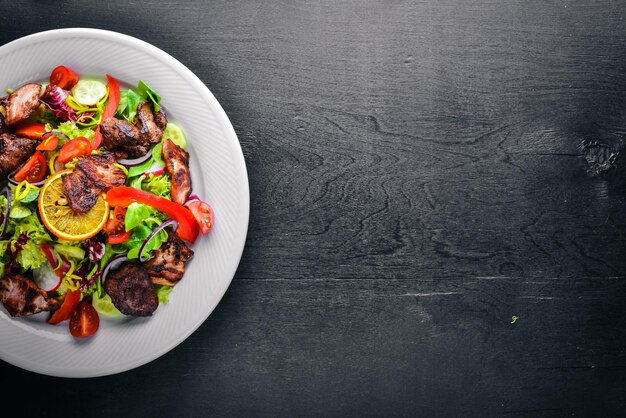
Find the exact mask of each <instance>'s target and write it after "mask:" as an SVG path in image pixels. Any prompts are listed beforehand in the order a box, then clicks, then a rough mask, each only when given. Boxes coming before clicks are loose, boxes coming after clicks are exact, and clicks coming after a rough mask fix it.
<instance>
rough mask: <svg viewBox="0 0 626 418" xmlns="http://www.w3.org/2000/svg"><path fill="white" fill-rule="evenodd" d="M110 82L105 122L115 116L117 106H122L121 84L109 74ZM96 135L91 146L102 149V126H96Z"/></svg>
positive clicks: (108, 84)
mask: <svg viewBox="0 0 626 418" xmlns="http://www.w3.org/2000/svg"><path fill="white" fill-rule="evenodd" d="M106 76H107V79H108V80H109V82H108V83H107V88H108V89H109V101H108V102H107V105H106V107H105V108H104V111H103V112H102V121H103V122H104V121H105V120H107V119H108V118H110V117H111V116H113V115H115V112H116V111H117V106H118V105H119V104H120V83H119V82H118V81H117V79H115V78H114V77H112V76H110V75H109V74H107V75H106ZM94 131H95V132H96V135H95V136H94V137H93V140H92V141H91V146H92V148H93V149H94V150H96V149H98V148H99V147H100V144H102V134H101V133H100V126H96V129H94Z"/></svg>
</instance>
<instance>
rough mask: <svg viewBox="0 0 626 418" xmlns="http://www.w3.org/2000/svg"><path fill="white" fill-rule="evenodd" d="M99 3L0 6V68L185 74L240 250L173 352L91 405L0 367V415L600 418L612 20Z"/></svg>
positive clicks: (106, 385)
mask: <svg viewBox="0 0 626 418" xmlns="http://www.w3.org/2000/svg"><path fill="white" fill-rule="evenodd" d="M99 3H100V2H77V1H34V0H31V1H23V2H11V3H9V2H5V1H3V2H2V4H1V5H0V44H4V43H6V42H9V41H11V40H13V39H16V38H19V37H21V36H24V35H27V34H30V33H33V32H37V31H40V30H46V29H52V28H58V27H77V26H83V27H96V28H105V29H110V30H115V31H119V32H122V33H126V34H129V35H133V36H136V37H138V38H141V39H144V40H146V41H148V42H150V43H152V44H154V45H156V46H157V47H160V48H162V49H163V50H165V51H167V52H169V53H170V54H172V55H174V56H175V57H176V58H178V59H179V60H180V61H181V62H182V63H183V64H185V65H187V66H188V67H189V68H190V69H191V70H192V71H194V72H195V73H196V74H197V75H198V76H199V77H200V78H201V79H202V80H203V81H204V82H205V83H206V85H207V86H208V87H209V88H210V89H211V91H212V92H213V93H214V94H215V96H216V97H217V98H218V100H219V101H220V102H221V104H222V105H223V107H224V109H225V111H226V113H227V114H228V115H229V117H230V119H231V121H232V123H233V125H234V127H235V130H236V132H237V134H238V136H239V139H240V141H241V146H242V148H243V152H244V154H245V157H246V162H247V166H248V173H249V179H250V188H251V196H250V197H251V217H250V228H249V235H248V236H249V238H248V242H247V245H246V248H245V251H244V254H243V259H242V260H241V264H240V267H239V270H238V271H237V274H236V277H235V280H234V281H233V283H232V285H231V287H230V289H229V290H228V292H227V294H226V296H225V297H224V299H223V300H222V302H221V303H220V305H219V306H218V308H217V309H216V310H215V311H214V313H213V314H212V315H211V316H210V317H209V319H208V320H207V321H206V322H205V323H204V324H203V325H202V326H201V327H200V328H199V329H198V330H197V332H195V333H194V334H193V335H192V336H191V337H189V338H188V339H187V340H186V341H184V342H183V343H182V344H180V345H179V346H178V347H176V348H175V349H174V350H172V351H171V352H169V353H168V354H166V355H164V356H163V357H161V358H159V359H158V360H155V361H153V362H151V363H149V364H147V365H145V366H142V367H140V368H138V369H135V370H131V371H128V372H124V373H121V374H117V375H113V376H108V377H102V378H93V379H60V378H53V377H47V376H41V375H37V374H33V373H30V372H26V371H23V370H21V369H18V368H16V367H14V366H11V365H9V364H7V363H1V364H0V374H1V375H2V382H3V386H4V383H8V384H9V385H8V386H9V389H8V392H6V389H5V390H3V399H4V402H3V403H4V404H5V405H7V404H12V405H15V406H19V408H20V415H37V416H52V415H56V414H57V413H60V412H63V413H64V414H65V416H67V415H70V416H89V417H91V416H103V417H104V416H115V417H124V416H171V417H182V416H288V417H292V416H425V417H429V416H477V417H483V416H494V415H504V416H507V417H508V416H511V417H515V416H533V417H534V416H569V415H575V416H619V415H621V416H623V415H624V414H625V412H624V408H625V407H626V369H625V368H626V349H625V343H626V308H625V307H626V280H625V276H624V275H625V274H626V211H625V209H626V202H625V198H626V188H625V186H626V184H625V180H626V176H625V175H626V172H625V170H626V167H625V165H626V164H625V161H624V158H625V152H626V151H625V150H624V144H625V139H626V136H625V135H626V4H625V3H624V1H619V0H616V1H609V0H597V1H594V2H590V1H584V0H577V1H573V0H572V1H567V0H564V1H558V0H554V1H545V0H532V1H529V0H508V1H501V2H499V1H492V0H476V1H469V0H468V1H465V0H442V1H439V0H437V1H435V0H431V1H420V2H410V1H336V0H322V1H316V2H306V1H298V2H292V1H276V0H271V1H258V2H249V1H244V0H230V1H219V2H211V3H208V2H204V1H199V0H198V1H183V0H180V1H165V0H163V1H162V0H144V1H141V2H136V1H123V0H109V1H108V2H106V3H105V2H102V4H99ZM513 316H515V317H517V320H516V321H513V320H512V317H513ZM513 322H514V323H513ZM5 408H6V407H3V409H4V410H5V412H6V409H5ZM2 415H4V413H2Z"/></svg>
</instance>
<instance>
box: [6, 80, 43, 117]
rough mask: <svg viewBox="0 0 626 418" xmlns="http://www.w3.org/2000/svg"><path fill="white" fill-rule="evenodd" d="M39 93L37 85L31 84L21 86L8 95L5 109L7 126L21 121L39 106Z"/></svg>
mask: <svg viewBox="0 0 626 418" xmlns="http://www.w3.org/2000/svg"><path fill="white" fill-rule="evenodd" d="M40 91H41V86H40V85H39V84H35V83H31V84H25V85H23V86H22V87H20V88H19V89H17V90H15V91H14V92H13V93H11V94H10V95H9V98H8V99H7V102H6V109H5V115H6V118H5V119H6V123H7V125H13V124H14V123H17V122H20V121H23V120H24V119H26V118H28V117H29V116H30V114H31V113H33V110H35V108H36V107H37V105H38V104H39V92H40Z"/></svg>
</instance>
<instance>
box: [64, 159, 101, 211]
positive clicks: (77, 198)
mask: <svg viewBox="0 0 626 418" xmlns="http://www.w3.org/2000/svg"><path fill="white" fill-rule="evenodd" d="M61 179H62V180H63V189H65V197H66V198H67V201H68V204H69V206H70V209H72V210H73V211H74V212H78V213H85V212H88V211H89V210H90V209H91V208H93V207H94V205H95V204H96V202H97V201H98V196H99V195H100V192H101V190H100V189H99V188H98V187H96V186H95V185H94V184H93V183H92V182H91V181H89V177H87V174H85V172H84V171H83V170H81V169H80V168H76V169H74V171H72V172H71V173H70V174H63V175H62V176H61Z"/></svg>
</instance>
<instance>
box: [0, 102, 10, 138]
mask: <svg viewBox="0 0 626 418" xmlns="http://www.w3.org/2000/svg"><path fill="white" fill-rule="evenodd" d="M0 106H2V104H1V103H0ZM8 133H11V129H10V128H9V126H8V125H7V123H6V121H5V120H4V116H3V115H2V113H0V134H8Z"/></svg>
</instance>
